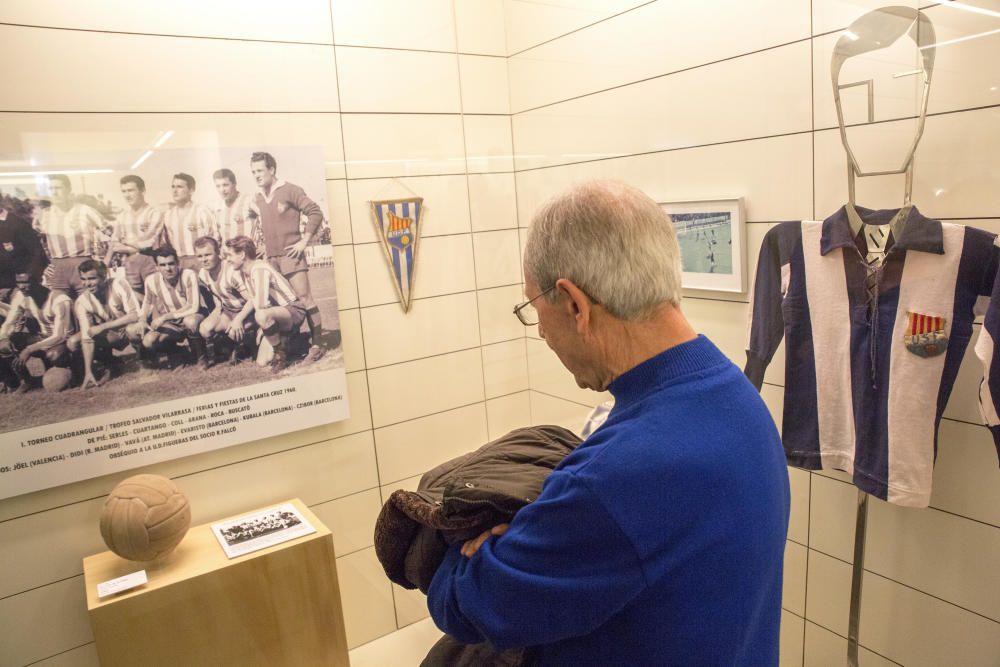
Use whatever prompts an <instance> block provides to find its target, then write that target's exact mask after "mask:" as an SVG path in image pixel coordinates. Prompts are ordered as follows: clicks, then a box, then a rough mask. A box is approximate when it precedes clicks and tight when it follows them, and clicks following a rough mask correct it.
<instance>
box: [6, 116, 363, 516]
mask: <svg viewBox="0 0 1000 667" xmlns="http://www.w3.org/2000/svg"><path fill="white" fill-rule="evenodd" d="M171 134H172V132H170V131H164V132H163V133H161V135H160V137H159V139H157V140H156V141H155V142H153V143H152V144H151V146H150V148H148V149H146V150H119V149H109V150H107V151H100V150H97V151H90V152H89V153H87V154H86V155H85V156H81V155H80V154H78V153H73V152H71V151H68V150H67V151H66V152H60V151H53V152H52V153H50V154H48V155H46V156H44V158H45V159H35V160H34V162H35V164H33V165H31V168H30V169H26V170H24V171H20V172H19V171H14V170H11V169H6V170H0V498H5V497H10V496H15V495H20V494H22V493H27V492H30V491H35V490H39V489H43V488H48V487H51V486H57V485H60V484H65V483H68V482H73V481H77V480H81V479H87V478H90V477H95V476H99V475H104V474H108V473H111V472H116V471H119V470H127V469H130V468H135V467H138V466H144V465H149V464H152V463H157V462H160V461H164V460H168V459H173V458H178V457H181V456H187V455H191V454H195V453H199V452H204V451H209V450H212V449H219V448H221V447H228V446H231V445H237V444H240V443H242V442H247V441H251V440H257V439H260V438H264V437H268V436H271V435H276V434H280V433H287V432H291V431H296V430H300V429H304V428H310V427H313V426H317V425H320V424H324V423H329V422H333V421H338V420H341V419H346V418H347V417H348V416H349V408H348V398H347V391H346V379H345V372H344V354H343V348H342V345H341V334H340V316H339V310H338V302H337V286H336V280H335V274H334V248H333V245H332V232H331V221H330V219H329V215H328V213H327V211H328V206H327V202H326V175H325V172H324V161H323V152H322V149H321V148H320V147H318V146H234V147H229V146H224V147H220V146H214V147H210V148H180V149H171V148H169V138H170V135H171ZM109 143H114V142H111V141H109ZM337 224H347V223H346V221H337Z"/></svg>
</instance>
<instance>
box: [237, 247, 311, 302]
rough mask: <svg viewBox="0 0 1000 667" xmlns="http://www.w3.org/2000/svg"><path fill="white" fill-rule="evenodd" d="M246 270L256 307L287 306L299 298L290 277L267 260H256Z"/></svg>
mask: <svg viewBox="0 0 1000 667" xmlns="http://www.w3.org/2000/svg"><path fill="white" fill-rule="evenodd" d="M246 271H247V272H246V279H247V285H248V286H249V287H250V293H251V294H252V295H253V304H254V307H255V308H261V309H263V308H272V307H274V306H287V305H288V304H290V303H292V302H294V301H295V300H296V299H297V298H298V297H297V296H296V294H295V290H294V289H292V286H291V285H290V284H289V282H288V279H287V278H285V277H284V276H283V275H281V274H280V273H278V272H277V271H276V270H275V269H274V267H273V266H271V265H270V264H269V263H268V262H267V261H266V260H262V259H258V260H254V261H253V263H252V264H250V266H249V268H248V269H247V270H246Z"/></svg>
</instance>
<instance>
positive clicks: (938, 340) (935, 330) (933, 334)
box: [903, 311, 948, 358]
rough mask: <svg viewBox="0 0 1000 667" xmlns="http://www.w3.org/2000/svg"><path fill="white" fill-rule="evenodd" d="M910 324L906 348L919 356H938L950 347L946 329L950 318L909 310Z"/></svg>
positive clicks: (906, 336)
mask: <svg viewBox="0 0 1000 667" xmlns="http://www.w3.org/2000/svg"><path fill="white" fill-rule="evenodd" d="M906 316H907V318H909V324H908V325H907V327H906V335H905V336H904V337H903V338H904V341H905V342H906V349H907V350H909V351H910V352H912V353H913V354H915V355H917V356H918V357H925V358H929V357H936V356H937V355H939V354H941V353H942V352H944V351H945V350H946V349H947V348H948V335H947V334H946V333H945V329H947V327H948V320H947V319H945V318H943V317H935V316H934V315H924V314H922V313H914V312H913V311H907V313H906Z"/></svg>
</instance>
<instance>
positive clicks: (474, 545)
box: [462, 523, 510, 558]
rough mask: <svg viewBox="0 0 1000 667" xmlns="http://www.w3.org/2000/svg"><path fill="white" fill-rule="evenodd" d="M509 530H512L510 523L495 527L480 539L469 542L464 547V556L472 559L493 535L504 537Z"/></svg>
mask: <svg viewBox="0 0 1000 667" xmlns="http://www.w3.org/2000/svg"><path fill="white" fill-rule="evenodd" d="M508 528H510V524H509V523H501V524H499V525H497V526H493V527H492V528H490V529H489V530H487V531H486V532H484V533H483V534H482V535H480V536H479V537H475V538H473V539H471V540H469V541H468V542H466V543H465V544H463V545H462V555H463V556H465V557H466V558H472V555H473V554H474V553H476V552H477V551H479V547H481V546H483V542H485V541H486V540H488V539H490V537H492V536H493V535H503V534H504V533H506V532H507V529H508Z"/></svg>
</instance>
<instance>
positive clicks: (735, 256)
mask: <svg viewBox="0 0 1000 667" xmlns="http://www.w3.org/2000/svg"><path fill="white" fill-rule="evenodd" d="M660 206H661V208H663V210H664V211H666V212H667V214H669V215H670V219H671V220H672V221H673V224H674V229H675V230H676V231H677V241H678V243H679V244H680V248H681V265H682V267H683V272H682V274H681V275H682V285H683V287H684V288H686V289H701V290H714V291H720V292H745V291H746V282H747V281H746V263H745V260H744V257H745V254H746V253H745V250H744V246H745V245H746V230H745V226H744V221H743V200H742V199H716V200H711V201H682V202H667V203H661V204H660Z"/></svg>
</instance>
